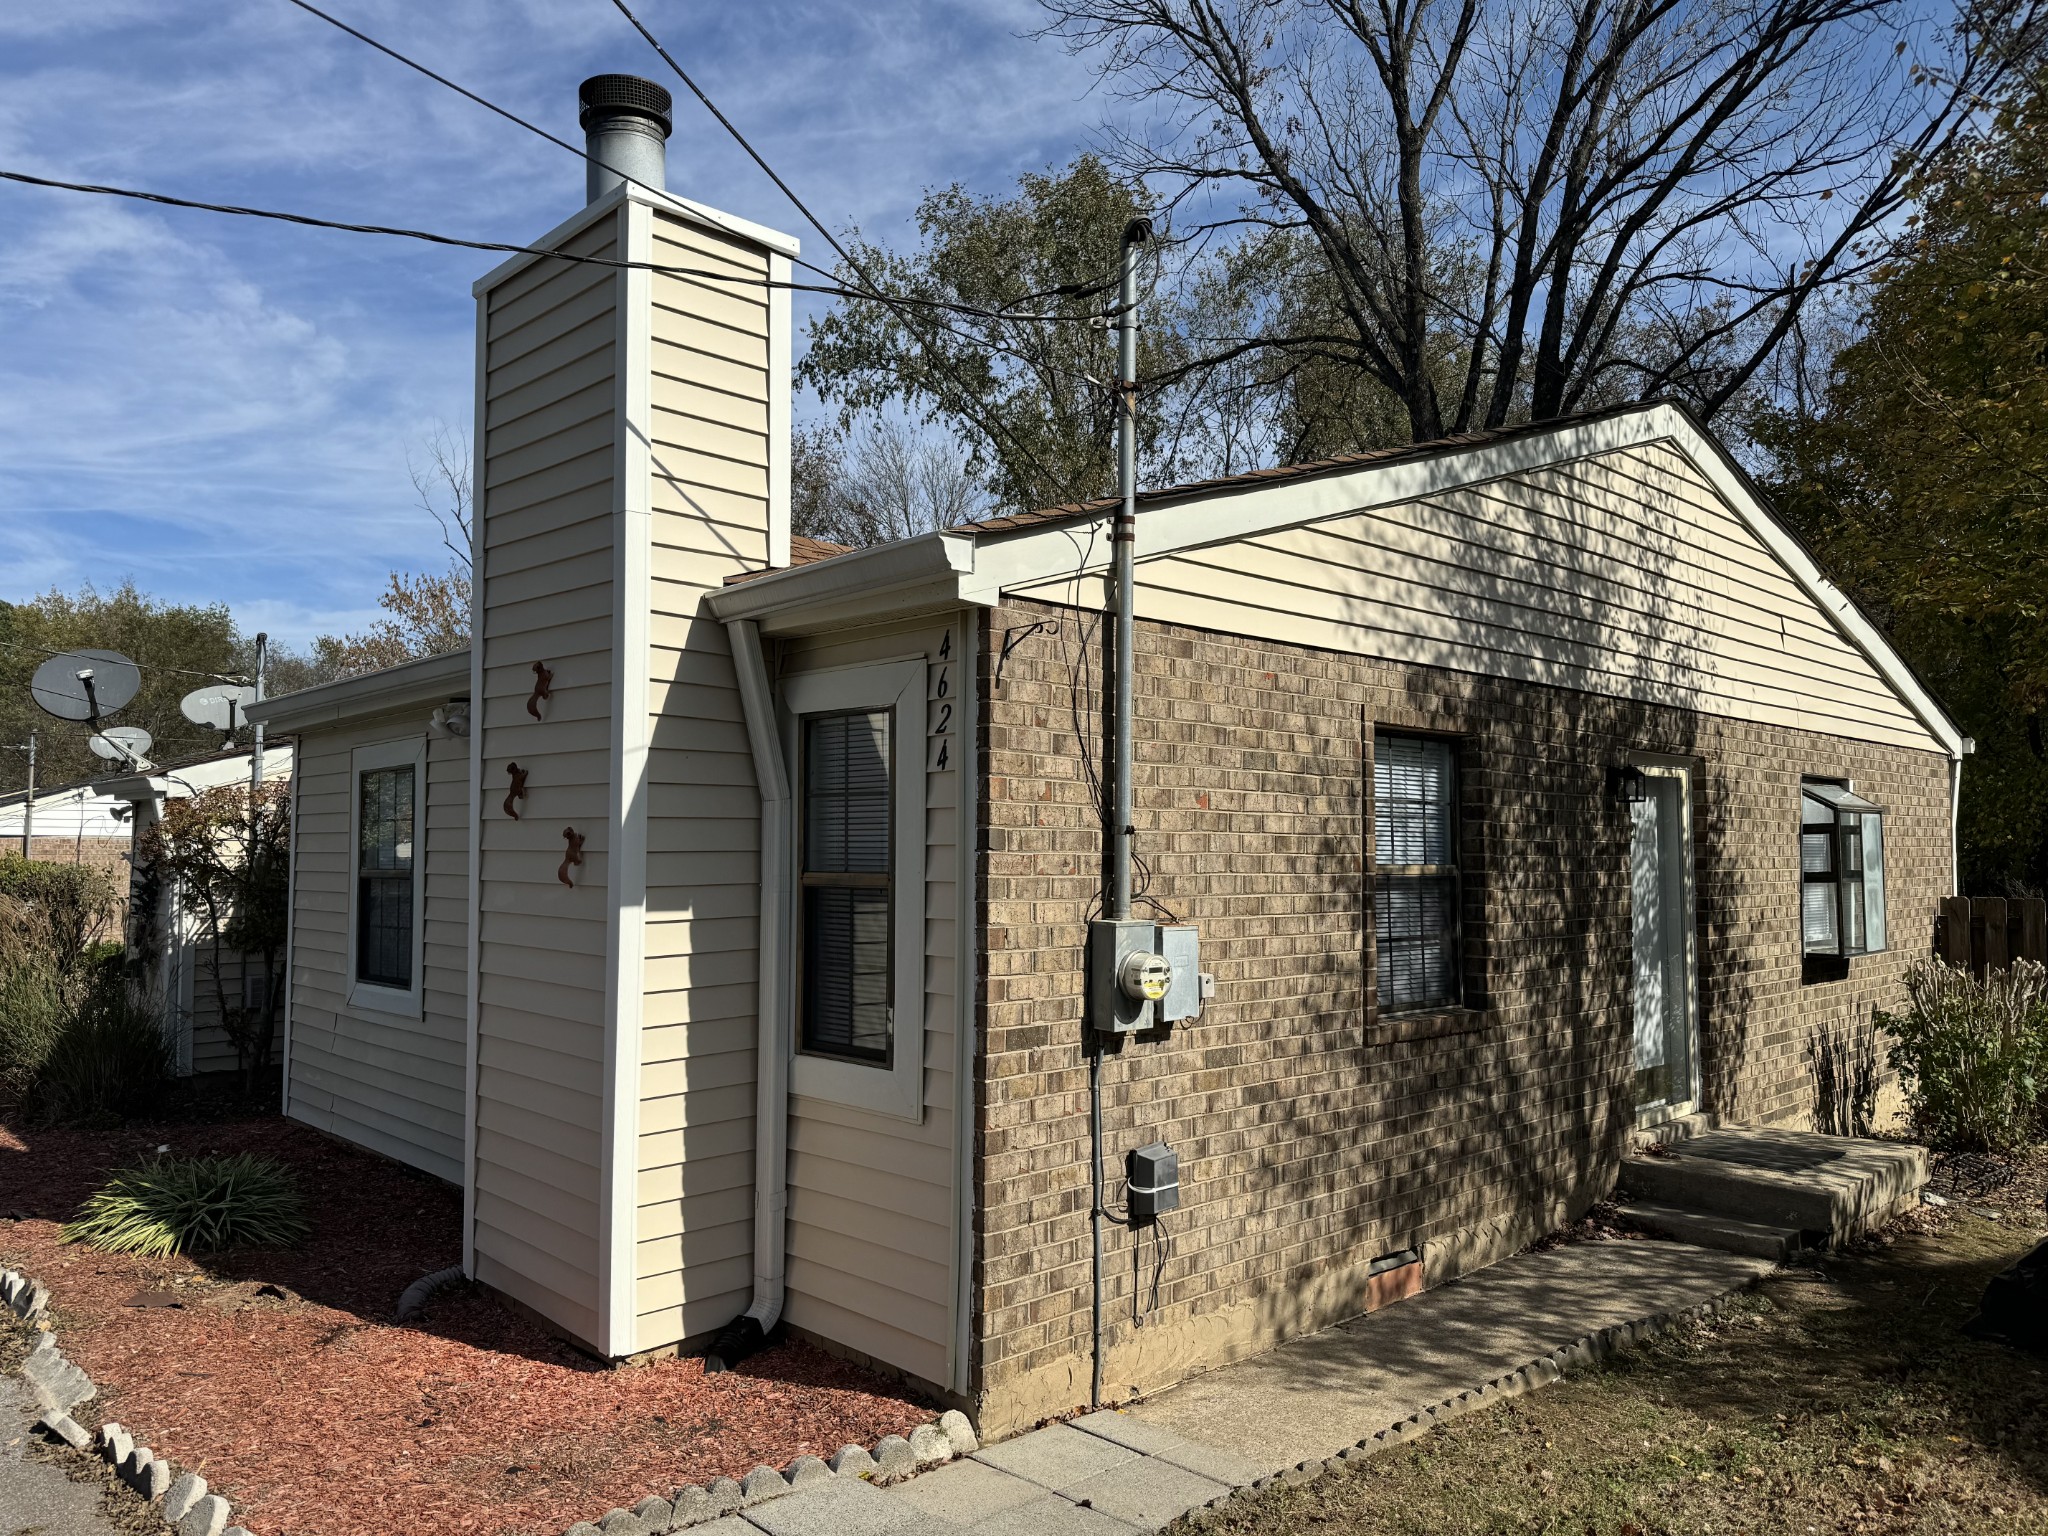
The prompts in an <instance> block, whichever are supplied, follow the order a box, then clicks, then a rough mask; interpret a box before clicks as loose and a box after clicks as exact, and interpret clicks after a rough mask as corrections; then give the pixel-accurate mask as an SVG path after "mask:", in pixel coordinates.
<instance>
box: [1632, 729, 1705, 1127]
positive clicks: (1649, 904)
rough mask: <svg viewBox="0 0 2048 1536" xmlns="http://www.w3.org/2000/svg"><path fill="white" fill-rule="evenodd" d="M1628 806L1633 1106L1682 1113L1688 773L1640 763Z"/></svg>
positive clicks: (1685, 1088)
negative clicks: (1638, 788)
mask: <svg viewBox="0 0 2048 1536" xmlns="http://www.w3.org/2000/svg"><path fill="white" fill-rule="evenodd" d="M1642 774H1643V791H1644V792H1643V793H1641V794H1640V795H1638V796H1637V797H1635V798H1634V799H1633V800H1632V801H1631V802H1630V805H1629V812H1630V821H1631V837H1630V841H1629V896H1630V902H1631V909H1632V918H1633V922H1634V929H1635V932H1634V941H1635V1018H1636V1053H1635V1062H1636V1113H1637V1115H1638V1116H1639V1117H1640V1118H1643V1119H1648V1120H1656V1119H1661V1118H1663V1117H1665V1116H1667V1115H1675V1114H1681V1113H1683V1112H1685V1111H1686V1110H1688V1109H1690V1108H1691V1107H1692V1105H1693V1102H1694V1100H1695V1099H1696V1098H1697V1096H1698V1095H1697V1090H1696V1088H1695V1082H1696V1078H1697V1066H1696V1064H1697V1061H1698V1056H1699V1052H1698V1041H1697V1039H1696V1037H1695V1034H1694V1029H1695V1020H1694V1004H1693V1000H1694V997H1695V995H1696V990H1697V989H1696V988H1695V986H1694V980H1693V923H1692V881H1691V876H1690V872H1691V869H1692V816H1691V808H1692V793H1691V791H1692V773H1691V770H1689V769H1687V768H1685V767H1682V766H1667V765H1662V764H1659V765H1656V766H1649V765H1645V766H1644V767H1643V769H1642Z"/></svg>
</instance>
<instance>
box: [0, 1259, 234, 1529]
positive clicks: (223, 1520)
mask: <svg viewBox="0 0 2048 1536" xmlns="http://www.w3.org/2000/svg"><path fill="white" fill-rule="evenodd" d="M0 1302H5V1303H6V1305H7V1307H8V1309H9V1310H10V1311H12V1312H13V1313H14V1315H15V1316H16V1317H18V1318H20V1319H21V1320H22V1321H23V1322H25V1323H34V1324H35V1325H36V1326H37V1327H39V1328H40V1329H41V1330H42V1335H41V1337H39V1338H38V1339H37V1340H36V1343H35V1347H34V1348H33V1349H32V1350H30V1351H29V1356H28V1359H27V1360H26V1361H24V1362H23V1363H22V1367H21V1371H20V1375H21V1379H22V1380H23V1381H24V1382H26V1383H27V1385H28V1389H29V1391H30V1392H31V1393H32V1394H34V1396H35V1398H36V1401H37V1402H38V1404H40V1405H41V1407H42V1408H43V1409H44V1412H43V1415H42V1417H41V1418H40V1419H38V1420H37V1421H36V1422H37V1425H38V1426H39V1427H40V1428H42V1429H43V1430H44V1431H46V1432H47V1433H48V1434H50V1435H51V1436H52V1437H53V1438H55V1439H58V1440H61V1441H63V1442H64V1443H65V1444H66V1445H68V1446H70V1447H71V1448H72V1449H73V1450H74V1451H82V1452H84V1453H85V1454H86V1455H88V1456H96V1457H98V1458H99V1459H100V1460H102V1461H105V1462H106V1463H107V1464H108V1465H109V1466H111V1467H112V1468H113V1469H114V1473H115V1475H116V1476H117V1477H118V1478H119V1479H120V1481H121V1482H122V1484H123V1485H124V1486H126V1487H127V1488H128V1490H129V1491H130V1492H132V1493H133V1494H134V1495H135V1496H136V1497H137V1498H139V1499H141V1500H142V1501H143V1502H144V1503H146V1504H152V1505H155V1506H156V1513H157V1514H158V1516H159V1517H160V1518H161V1519H162V1520H163V1521H164V1522H165V1524H167V1525H170V1526H172V1527H173V1528H175V1529H176V1531H177V1533H178V1536H249V1532H248V1531H247V1530H246V1529H245V1528H243V1527H242V1526H239V1525H233V1526H231V1525H229V1524H228V1520H229V1519H230V1518H231V1517H232V1516H233V1514H234V1510H233V1508H232V1506H230V1505H229V1503H228V1501H227V1500H226V1499H225V1498H223V1497H221V1495H219V1494H217V1493H212V1492H209V1491H208V1489H207V1486H206V1479H205V1478H203V1477H200V1476H199V1475H198V1474H197V1473H194V1472H187V1473H185V1474H183V1475H182V1476H180V1475H179V1474H178V1472H177V1469H176V1468H175V1467H174V1466H172V1464H171V1462H170V1461H169V1460H168V1459H167V1458H165V1457H162V1456H159V1455H157V1454H156V1453H155V1452H154V1451H152V1450H151V1449H150V1448H149V1447H148V1446H146V1445H139V1444H137V1443H136V1440H135V1437H134V1436H133V1435H132V1434H130V1433H129V1432H128V1431H127V1430H126V1429H124V1428H122V1427H121V1426H120V1425H119V1424H116V1423H113V1422H111V1421H110V1422H108V1423H105V1424H102V1425H101V1426H100V1427H99V1429H98V1430H97V1431H96V1432H95V1431H93V1430H89V1429H87V1428H86V1427H85V1426H84V1425H82V1424H80V1423H79V1422H78V1420H77V1419H75V1418H73V1417H72V1415H71V1410H72V1409H74V1408H76V1407H78V1406H79V1405H81V1404H83V1403H88V1402H91V1401H92V1399H93V1398H94V1397H96V1396H97V1395H98V1388H96V1387H95V1386H94V1385H93V1382H92V1378H91V1377H89V1376H87V1375H86V1374H85V1371H84V1370H83V1369H82V1368H81V1367H80V1366H79V1365H78V1364H77V1363H76V1362H74V1361H71V1360H67V1359H66V1358H65V1357H64V1354H63V1352H62V1351H61V1350H59V1349H58V1347H57V1334H56V1330H55V1329H54V1328H53V1327H52V1325H51V1323H50V1320H49V1318H48V1317H47V1316H46V1315H45V1314H46V1313H47V1312H48V1310H49V1306H50V1292H49V1288H48V1287H47V1286H45V1285H43V1284H42V1282H41V1281H38V1280H31V1279H30V1278H29V1277H28V1276H26V1275H24V1274H21V1273H19V1272H18V1271H16V1270H12V1269H0Z"/></svg>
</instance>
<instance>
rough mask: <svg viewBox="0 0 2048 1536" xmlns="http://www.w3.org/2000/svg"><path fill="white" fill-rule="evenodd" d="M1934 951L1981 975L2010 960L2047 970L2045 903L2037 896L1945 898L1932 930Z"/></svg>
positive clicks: (2008, 963) (2046, 917)
mask: <svg viewBox="0 0 2048 1536" xmlns="http://www.w3.org/2000/svg"><path fill="white" fill-rule="evenodd" d="M1934 948H1935V952H1936V953H1937V954H1939V955H1940V956H1941V958H1942V959H1944V960H1946V961H1947V962H1948V963H1949V964H1950V965H1954V966H1960V967H1962V968H1963V969H1965V970H1968V971H1971V972H1974V973H1975V974H1976V975H1979V976H1982V975H1983V974H1984V973H1985V972H1986V971H1989V970H1999V969H2002V968H2003V967H2005V966H2008V965H2010V964H2012V962H2013V961H2015V960H2033V961H2036V962H2038V963H2040V964H2043V965H2048V901H2044V900H2043V899H2042V898H2041V897H2039V896H2021V897H2014V898H2012V899H2010V900H2008V899H2006V898H2004V897H1999V896H1949V897H1945V898H1943V900H1942V903H1941V916H1940V918H1939V919H1938V920H1937V921H1936V923H1935V925H1934Z"/></svg>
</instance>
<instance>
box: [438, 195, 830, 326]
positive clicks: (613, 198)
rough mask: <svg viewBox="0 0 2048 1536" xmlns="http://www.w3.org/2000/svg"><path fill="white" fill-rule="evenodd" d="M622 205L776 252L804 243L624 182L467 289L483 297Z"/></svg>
mask: <svg viewBox="0 0 2048 1536" xmlns="http://www.w3.org/2000/svg"><path fill="white" fill-rule="evenodd" d="M622 203H634V204H638V205H639V206H640V207H642V208H659V209H660V210H661V211H662V212H663V213H667V214H673V215H674V216H675V217H676V218H678V219H681V220H682V221H683V222H684V223H685V224H695V225H696V226H698V228H700V229H708V230H712V231H715V232H716V233H718V234H721V235H729V236H731V237H732V238H733V239H736V240H745V241H748V242H750V243H752V244H754V245H758V246H761V247H762V248H764V249H766V250H768V251H771V252H773V253H775V254H776V255H779V256H785V257H795V256H797V255H800V254H801V253H802V251H803V245H802V242H800V241H799V240H798V239H797V238H796V236H794V235H785V234H784V233H782V231H781V230H779V229H770V228H769V227H768V226H767V225H766V224H756V223H754V222H753V221H752V220H751V219H743V218H741V217H739V216H738V215H737V214H731V213H721V212H720V211H719V210H718V209H716V208H707V207H706V206H705V205H704V204H702V203H693V202H691V201H690V199H688V198H687V197H677V196H676V195H675V194H674V193H672V192H657V191H655V190H654V189H653V188H652V187H643V186H641V185H640V184H639V183H638V182H622V183H620V184H619V185H618V186H616V187H613V188H612V189H611V191H609V192H607V193H605V195H604V196H603V197H600V198H599V199H598V200H597V201H596V202H594V203H585V204H584V205H583V206H582V207H581V208H579V209H577V210H576V211H575V212H574V213H572V214H570V215H569V217H568V218H566V219H564V220H562V222H561V223H559V224H557V225H556V226H555V227H554V228H553V229H551V230H549V231H548V232H547V233H546V234H544V235H542V236H540V238H538V239H537V240H533V241H530V242H528V243H529V244H531V245H532V246H533V247H535V249H533V250H531V251H521V252H519V253H518V254H516V255H513V256H509V257H507V258H506V259H505V260H504V261H501V262H499V263H498V264H497V265H496V266H495V267H493V268H491V270H490V271H488V272H486V273H485V274H484V275H483V276H482V277H480V278H478V279H477V280H476V281H475V282H473V283H471V284H470V285H469V291H470V293H471V294H472V295H473V296H474V297H476V298H479V299H481V298H482V297H484V295H486V294H488V293H489V292H490V291H491V290H492V289H493V288H495V287H497V286H498V285H499V284H500V283H502V282H504V281H505V280H506V279H507V278H511V277H516V276H517V275H518V274H519V273H521V272H524V271H525V270H526V269H527V268H528V267H530V266H532V265H533V264H534V263H535V262H536V261H546V260H548V259H549V257H548V256H547V255H546V254H545V253H546V252H548V251H552V250H557V249H559V248H560V247H561V246H562V245H563V243H564V242H566V241H569V240H573V239H574V238H575V237H576V236H577V235H579V234H581V233H582V232H583V231H584V230H586V229H588V228H589V227H590V226H591V225H593V224H595V223H596V222H597V221H598V220H599V219H601V218H603V217H604V216H605V215H606V214H608V213H610V212H611V211H612V210H613V209H614V208H616V207H618V206H619V205H620V204H622ZM624 259H625V260H627V261H649V262H651V261H652V260H653V259H654V255H653V251H652V249H651V247H650V249H649V251H648V252H647V254H645V255H641V256H635V255H632V254H630V253H628V254H627V255H626V257H625V258H624ZM619 270H621V271H625V270H628V269H626V268H620V269H619ZM640 275H641V276H642V277H645V276H647V275H648V274H647V273H646V272H645V271H643V272H642V273H641V274H640ZM780 291H781V292H783V293H784V294H787V293H788V290H787V289H783V290H780Z"/></svg>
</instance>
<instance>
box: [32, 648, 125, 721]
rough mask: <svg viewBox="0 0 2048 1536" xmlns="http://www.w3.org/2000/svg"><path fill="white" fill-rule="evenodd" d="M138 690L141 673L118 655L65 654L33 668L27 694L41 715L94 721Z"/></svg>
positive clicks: (104, 653)
mask: <svg viewBox="0 0 2048 1536" xmlns="http://www.w3.org/2000/svg"><path fill="white" fill-rule="evenodd" d="M141 687H142V673H141V671H140V670H139V669H138V668H137V667H136V665H135V663H134V662H132V661H130V660H129V659H128V658H127V657H126V656H123V655H120V654H119V653H118V652H115V651H65V652H63V653H61V654H60V655H56V656H52V657H51V658H50V659H49V660H48V661H46V662H44V663H43V664H42V665H41V666H40V667H37V668H36V675H35V677H34V678H32V679H31V680H30V682H29V685H28V691H29V693H30V695H31V696H32V697H33V698H34V699H35V701H36V703H37V704H39V705H41V706H42V709H43V712H44V713H45V714H50V715H55V716H56V717H57V718H58V719H59V720H97V719H98V718H99V717H100V716H101V715H111V714H112V713H113V712H114V711H115V710H117V709H119V708H120V707H121V706H122V705H123V704H126V703H127V702H128V701H129V700H130V699H132V698H134V697H135V695H136V693H137V692H138V691H139V690H140V689H141Z"/></svg>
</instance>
